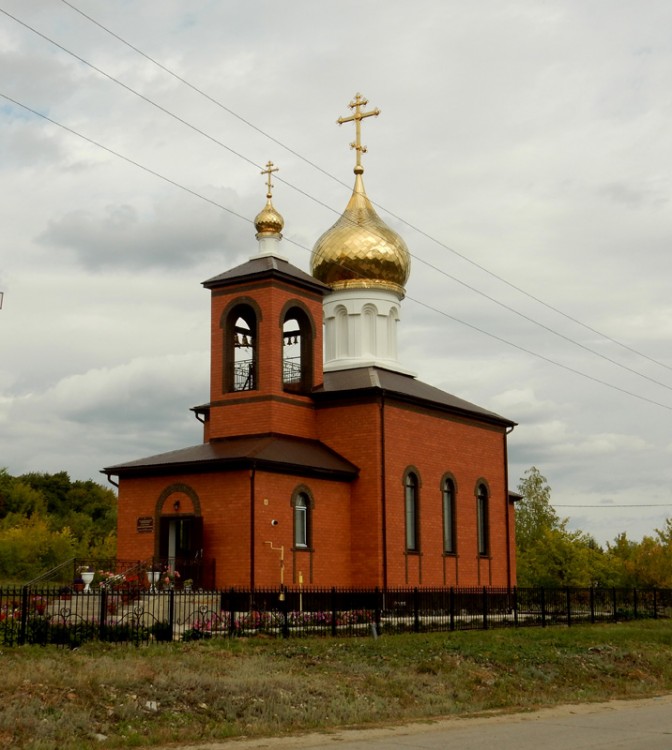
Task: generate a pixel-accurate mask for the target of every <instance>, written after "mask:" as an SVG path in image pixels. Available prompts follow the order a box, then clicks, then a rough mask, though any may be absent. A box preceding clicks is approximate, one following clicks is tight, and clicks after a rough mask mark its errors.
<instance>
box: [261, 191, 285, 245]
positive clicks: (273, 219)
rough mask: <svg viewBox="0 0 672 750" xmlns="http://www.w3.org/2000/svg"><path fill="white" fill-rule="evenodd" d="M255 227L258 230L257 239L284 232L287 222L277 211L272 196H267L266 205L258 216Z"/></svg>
mask: <svg viewBox="0 0 672 750" xmlns="http://www.w3.org/2000/svg"><path fill="white" fill-rule="evenodd" d="M254 226H255V227H256V230H257V237H259V236H260V235H261V236H262V237H265V236H269V235H274V234H280V232H282V228H283V227H284V226H285V220H284V219H283V218H282V216H281V214H280V213H279V212H278V211H277V210H276V209H275V206H274V205H273V203H272V202H271V198H270V196H267V200H266V205H265V206H264V207H263V208H262V209H261V211H259V213H258V214H257V216H256V218H255V220H254Z"/></svg>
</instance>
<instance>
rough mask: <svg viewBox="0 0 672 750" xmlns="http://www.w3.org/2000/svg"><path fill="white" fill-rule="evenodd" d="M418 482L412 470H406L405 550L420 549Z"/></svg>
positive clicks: (417, 550) (415, 550) (416, 550)
mask: <svg viewBox="0 0 672 750" xmlns="http://www.w3.org/2000/svg"><path fill="white" fill-rule="evenodd" d="M419 487H420V482H419V480H418V475H417V474H416V473H415V472H414V471H407V472H406V476H405V478H404V504H405V511H406V550H407V552H419V551H420V513H419V510H420V498H419Z"/></svg>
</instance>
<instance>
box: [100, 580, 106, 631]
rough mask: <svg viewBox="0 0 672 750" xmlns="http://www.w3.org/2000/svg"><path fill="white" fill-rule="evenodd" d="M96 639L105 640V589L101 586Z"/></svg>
mask: <svg viewBox="0 0 672 750" xmlns="http://www.w3.org/2000/svg"><path fill="white" fill-rule="evenodd" d="M98 615H99V617H98V619H99V621H100V624H99V626H98V637H99V638H100V640H101V641H104V640H105V629H106V626H107V589H106V588H104V587H102V586H101V589H100V609H99V611H98Z"/></svg>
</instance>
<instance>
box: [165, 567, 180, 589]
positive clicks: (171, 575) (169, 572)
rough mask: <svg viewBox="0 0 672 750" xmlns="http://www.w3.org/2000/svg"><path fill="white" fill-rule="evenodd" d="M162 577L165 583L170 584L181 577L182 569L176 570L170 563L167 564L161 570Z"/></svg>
mask: <svg viewBox="0 0 672 750" xmlns="http://www.w3.org/2000/svg"><path fill="white" fill-rule="evenodd" d="M161 577H162V578H163V582H164V584H165V585H166V586H170V585H171V584H172V583H174V582H175V581H176V580H177V579H178V578H179V577H180V571H179V570H175V569H174V568H172V567H171V566H170V565H166V566H165V567H164V569H163V570H162V571H161Z"/></svg>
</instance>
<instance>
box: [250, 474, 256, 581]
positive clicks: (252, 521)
mask: <svg viewBox="0 0 672 750" xmlns="http://www.w3.org/2000/svg"><path fill="white" fill-rule="evenodd" d="M256 473H257V467H256V466H255V465H254V464H252V469H251V470H250V588H251V589H252V590H254V480H255V477H256Z"/></svg>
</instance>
